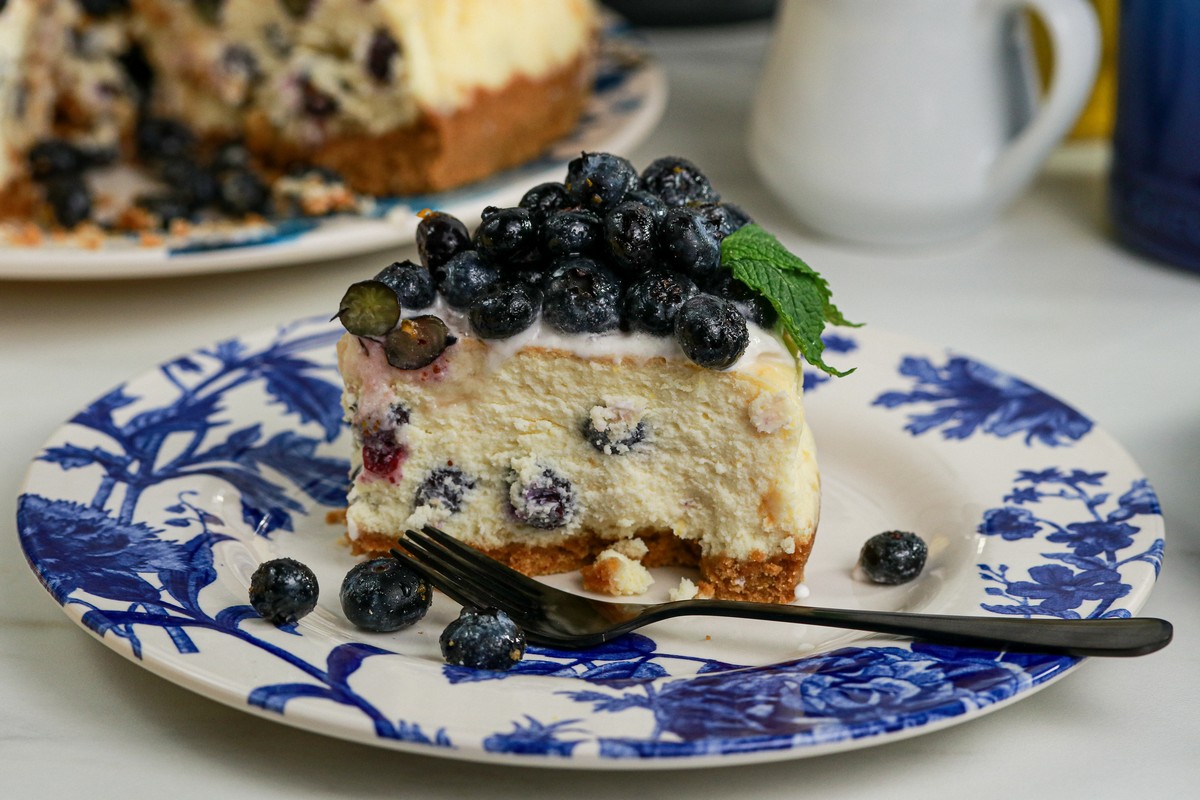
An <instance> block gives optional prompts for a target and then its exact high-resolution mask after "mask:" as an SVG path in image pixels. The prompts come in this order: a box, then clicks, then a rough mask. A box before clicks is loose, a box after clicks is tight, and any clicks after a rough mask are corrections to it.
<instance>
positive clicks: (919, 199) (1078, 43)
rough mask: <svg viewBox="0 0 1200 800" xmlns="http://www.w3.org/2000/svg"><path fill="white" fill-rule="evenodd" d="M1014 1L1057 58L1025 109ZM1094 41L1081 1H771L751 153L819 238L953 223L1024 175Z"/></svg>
mask: <svg viewBox="0 0 1200 800" xmlns="http://www.w3.org/2000/svg"><path fill="white" fill-rule="evenodd" d="M1022 9H1030V10H1032V11H1033V12H1035V13H1036V14H1038V15H1039V16H1040V17H1041V18H1042V20H1043V21H1044V22H1045V25H1046V28H1047V30H1048V31H1049V33H1050V39H1051V42H1052V45H1053V58H1054V67H1053V77H1052V79H1051V83H1050V86H1049V89H1048V91H1047V93H1046V96H1045V99H1044V102H1042V103H1041V104H1040V106H1039V107H1038V108H1037V109H1036V111H1035V112H1034V113H1033V114H1032V115H1031V118H1030V119H1028V120H1027V121H1026V120H1025V119H1022V118H1020V117H1023V116H1028V109H1026V110H1025V113H1024V114H1023V113H1022V110H1021V109H1020V108H1018V107H1017V106H1018V105H1019V104H1017V103H1014V102H1013V87H1012V76H1013V72H1014V69H1013V68H1014V65H1013V63H1012V60H1013V58H1014V57H1019V58H1029V57H1030V56H1029V48H1027V47H1026V48H1024V50H1021V49H1020V48H1014V46H1013V43H1012V32H1013V21H1014V19H1015V17H1014V15H1015V14H1016V13H1017V12H1019V11H1020V10H1022ZM1099 49H1100V48H1099V26H1098V24H1097V21H1096V17H1095V12H1094V11H1093V10H1092V8H1091V6H1090V5H1088V3H1087V2H1086V0H783V3H782V5H781V7H780V11H779V16H778V18H777V20H776V31H775V34H774V39H773V42H772V45H771V52H770V55H769V57H768V60H767V65H766V68H765V70H764V73H763V78H762V82H761V84H760V86H759V88H758V92H757V94H756V96H755V100H754V108H753V111H752V114H751V121H750V136H749V146H750V158H751V162H752V163H753V164H754V166H755V168H756V170H757V171H758V172H759V174H760V175H761V176H762V178H763V180H764V181H765V182H766V184H767V185H768V186H769V187H770V189H771V190H772V191H773V192H774V193H775V194H776V195H778V196H779V198H780V199H781V200H783V202H784V203H785V204H786V205H787V206H788V207H789V208H790V209H791V210H792V211H793V212H794V213H795V214H796V216H797V217H798V218H799V219H800V220H801V221H802V222H804V223H806V224H808V225H809V226H811V227H812V228H814V229H816V230H818V231H821V232H823V233H826V234H829V235H831V236H835V237H838V238H843V239H849V240H853V241H858V242H866V243H872V244H883V245H893V244H923V243H931V242H937V241H941V240H945V239H951V238H955V237H958V236H962V235H965V234H968V233H970V232H973V231H975V230H978V229H980V228H982V227H984V226H985V225H987V224H988V223H989V222H991V221H992V220H993V219H994V218H995V217H996V216H997V215H998V214H999V213H1000V211H1002V210H1003V208H1004V207H1005V206H1006V205H1007V204H1008V203H1009V202H1010V201H1011V200H1013V199H1014V198H1015V197H1016V196H1017V195H1018V194H1019V193H1020V192H1021V191H1022V190H1023V189H1024V188H1025V187H1026V186H1027V185H1028V184H1029V182H1030V181H1031V180H1032V179H1033V177H1034V175H1035V174H1036V172H1037V170H1038V168H1039V167H1040V166H1041V164H1042V163H1043V161H1044V160H1045V158H1046V157H1047V156H1048V155H1049V153H1050V151H1051V149H1052V148H1053V147H1054V146H1055V145H1056V144H1057V143H1058V142H1059V140H1060V139H1061V138H1062V137H1063V136H1064V135H1065V133H1066V132H1067V130H1068V129H1069V128H1070V126H1071V124H1072V123H1073V122H1074V120H1075V118H1076V117H1077V115H1078V114H1079V111H1080V109H1081V108H1082V107H1083V104H1084V102H1085V101H1086V99H1087V97H1088V95H1089V93H1090V91H1091V87H1092V81H1093V80H1094V78H1095V73H1096V66H1097V62H1098V58H1099ZM1014 54H1015V56H1014ZM1018 66H1021V65H1018ZM1022 123H1024V124H1022Z"/></svg>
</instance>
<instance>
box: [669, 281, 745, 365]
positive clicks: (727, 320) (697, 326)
mask: <svg viewBox="0 0 1200 800" xmlns="http://www.w3.org/2000/svg"><path fill="white" fill-rule="evenodd" d="M675 339H676V340H677V341H678V342H679V346H680V347H682V348H683V352H684V354H685V355H686V356H687V357H688V358H690V359H691V360H692V361H694V362H696V363H697V364H699V365H700V366H702V367H707V368H708V369H726V368H728V367H732V366H733V365H734V364H735V363H737V360H738V359H739V358H741V356H742V353H744V352H745V351H746V346H747V345H749V344H750V332H749V330H748V329H747V328H746V318H745V317H743V316H742V315H741V314H740V313H739V312H738V310H737V309H736V308H734V306H733V303H730V302H729V301H728V300H722V299H721V298H719V297H713V296H712V295H711V294H698V295H696V296H694V297H692V298H690V299H689V300H688V301H687V302H685V303H684V304H683V305H682V306H680V308H679V313H678V314H676V315H675Z"/></svg>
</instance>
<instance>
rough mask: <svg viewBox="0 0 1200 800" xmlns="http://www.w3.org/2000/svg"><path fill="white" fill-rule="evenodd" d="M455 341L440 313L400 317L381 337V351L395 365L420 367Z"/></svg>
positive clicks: (400, 367) (409, 368)
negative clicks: (438, 314)
mask: <svg viewBox="0 0 1200 800" xmlns="http://www.w3.org/2000/svg"><path fill="white" fill-rule="evenodd" d="M455 341H456V339H455V338H454V336H452V335H451V334H450V329H449V328H447V327H446V323H445V322H443V321H442V320H441V318H440V317H435V316H433V315H432V314H425V315H422V316H419V317H411V318H409V319H403V320H400V324H399V325H397V326H396V327H395V328H393V329H392V330H391V331H389V332H388V334H387V336H385V337H384V339H383V354H384V356H385V357H386V358H387V362H388V364H390V365H391V366H393V367H395V368H396V369H404V370H412V369H422V368H424V367H427V366H429V365H430V364H432V363H433V362H434V361H437V359H438V357H439V356H441V354H442V353H444V352H446V348H448V347H450V345H452V344H454V342H455Z"/></svg>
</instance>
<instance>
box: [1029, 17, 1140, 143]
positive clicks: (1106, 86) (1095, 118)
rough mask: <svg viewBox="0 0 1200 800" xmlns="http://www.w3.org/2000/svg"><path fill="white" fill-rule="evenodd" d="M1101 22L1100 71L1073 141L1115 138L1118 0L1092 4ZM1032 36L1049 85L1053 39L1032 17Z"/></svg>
mask: <svg viewBox="0 0 1200 800" xmlns="http://www.w3.org/2000/svg"><path fill="white" fill-rule="evenodd" d="M1091 3H1092V6H1093V7H1094V8H1095V9H1096V16H1097V17H1098V18H1099V20H1100V40H1101V41H1100V68H1099V70H1098V71H1097V73H1096V83H1095V85H1094V86H1093V87H1092V94H1091V96H1090V97H1089V98H1088V101H1087V105H1085V106H1084V108H1083V111H1082V112H1080V114H1079V119H1078V120H1076V121H1075V127H1074V128H1072V129H1071V132H1070V133H1069V134H1068V138H1070V139H1099V138H1107V137H1108V136H1110V135H1111V134H1112V128H1113V114H1114V112H1115V111H1116V99H1117V14H1118V8H1117V6H1118V3H1119V0H1091ZM1030 19H1031V22H1032V24H1031V26H1030V27H1031V29H1032V34H1033V51H1034V53H1035V54H1036V56H1037V62H1038V71H1039V72H1040V73H1041V77H1042V86H1043V87H1045V86H1046V85H1047V84H1048V83H1049V77H1050V73H1051V71H1052V70H1053V63H1054V55H1053V53H1052V52H1051V48H1050V37H1049V35H1048V34H1047V33H1046V29H1045V27H1044V26H1043V25H1042V21H1041V20H1040V19H1038V18H1037V16H1036V15H1032V14H1031V15H1030Z"/></svg>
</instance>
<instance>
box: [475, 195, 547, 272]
mask: <svg viewBox="0 0 1200 800" xmlns="http://www.w3.org/2000/svg"><path fill="white" fill-rule="evenodd" d="M474 244H475V250H476V251H477V252H478V253H479V255H481V256H482V257H483V259H484V260H485V261H487V262H488V263H490V264H495V265H497V266H505V265H510V264H521V263H526V262H528V261H529V260H530V259H532V258H533V257H535V256H536V255H537V245H538V235H537V230H536V229H535V228H534V224H533V217H532V216H531V215H530V213H529V209H527V208H521V207H520V206H517V207H515V208H497V209H492V210H491V213H486V212H485V215H484V217H483V219H482V220H481V221H480V223H479V227H478V228H476V229H475V238H474Z"/></svg>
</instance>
